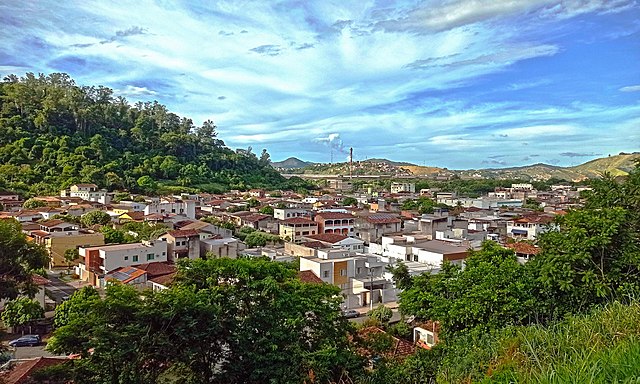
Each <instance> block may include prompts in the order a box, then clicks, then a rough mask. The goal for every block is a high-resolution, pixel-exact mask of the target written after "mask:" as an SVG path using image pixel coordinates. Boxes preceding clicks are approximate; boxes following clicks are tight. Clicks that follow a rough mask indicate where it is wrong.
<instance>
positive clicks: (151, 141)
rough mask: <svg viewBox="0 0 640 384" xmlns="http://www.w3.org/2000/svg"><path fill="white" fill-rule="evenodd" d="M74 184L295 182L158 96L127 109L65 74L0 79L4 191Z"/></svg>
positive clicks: (206, 186) (143, 187)
mask: <svg viewBox="0 0 640 384" xmlns="http://www.w3.org/2000/svg"><path fill="white" fill-rule="evenodd" d="M78 182H90V183H95V184H97V185H99V186H100V187H105V188H109V189H129V190H132V191H144V192H148V193H149V192H154V191H155V190H157V188H158V187H160V188H161V189H162V188H164V189H165V190H171V189H175V190H177V189H184V188H185V187H194V188H197V189H199V190H203V191H212V192H216V191H221V190H224V189H229V188H231V189H246V188H255V187H269V188H293V189H295V188H296V187H298V186H299V185H296V184H297V183H300V182H301V181H300V180H292V181H288V180H286V179H284V178H283V177H282V176H280V175H279V174H278V173H277V172H276V171H275V170H274V169H273V168H272V167H271V166H270V163H269V155H268V153H267V152H266V151H263V153H262V156H261V157H260V159H258V157H257V156H256V155H255V154H254V153H253V152H252V151H251V149H250V148H249V149H248V150H238V151H232V150H231V149H229V148H227V147H225V145H224V143H223V141H222V140H220V139H218V138H217V133H216V126H215V125H214V123H213V122H211V121H206V122H204V123H203V124H202V125H201V126H195V125H194V124H193V122H192V121H191V120H190V119H188V118H185V117H180V116H178V115H176V114H174V113H171V112H169V111H168V110H167V108H166V107H165V106H164V105H162V104H159V103H158V102H156V101H154V102H146V103H136V104H135V105H130V104H129V103H128V102H127V101H126V100H125V99H124V98H123V97H120V96H116V95H114V93H113V90H111V89H109V88H105V87H102V86H97V87H96V86H91V87H88V86H78V85H76V84H75V82H74V81H73V79H71V78H70V77H69V76H68V75H66V74H62V73H54V74H51V75H48V76H45V75H39V76H35V75H33V74H27V75H26V76H25V77H23V78H18V77H16V76H13V75H11V76H8V77H5V78H4V79H3V81H2V83H0V189H10V190H16V191H21V192H23V193H26V194H45V193H57V192H58V191H59V190H60V189H61V188H65V187H68V186H69V185H71V184H74V183H78Z"/></svg>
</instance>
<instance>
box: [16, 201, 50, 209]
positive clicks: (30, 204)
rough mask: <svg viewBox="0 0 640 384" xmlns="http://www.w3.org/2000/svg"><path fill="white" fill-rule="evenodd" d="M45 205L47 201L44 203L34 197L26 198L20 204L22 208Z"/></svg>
mask: <svg viewBox="0 0 640 384" xmlns="http://www.w3.org/2000/svg"><path fill="white" fill-rule="evenodd" d="M46 206H47V203H45V202H44V201H42V200H36V199H28V200H27V201H25V202H24V203H23V204H22V208H24V209H34V208H40V207H46Z"/></svg>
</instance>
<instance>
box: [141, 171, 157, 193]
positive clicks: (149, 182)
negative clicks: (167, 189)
mask: <svg viewBox="0 0 640 384" xmlns="http://www.w3.org/2000/svg"><path fill="white" fill-rule="evenodd" d="M136 182H137V184H138V187H140V188H141V189H142V190H143V191H144V192H146V193H155V192H156V191H157V190H158V183H157V182H156V181H155V180H153V178H152V177H151V176H147V175H145V176H141V177H139V178H138V180H137V181H136Z"/></svg>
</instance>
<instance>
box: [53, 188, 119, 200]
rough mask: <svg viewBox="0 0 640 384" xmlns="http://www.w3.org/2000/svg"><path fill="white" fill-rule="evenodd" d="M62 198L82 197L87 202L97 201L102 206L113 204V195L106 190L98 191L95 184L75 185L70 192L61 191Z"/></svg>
mask: <svg viewBox="0 0 640 384" xmlns="http://www.w3.org/2000/svg"><path fill="white" fill-rule="evenodd" d="M60 196H61V197H67V196H70V197H80V198H82V199H84V200H86V201H97V202H99V203H101V204H109V203H110V202H111V194H110V193H108V192H107V190H106V189H98V186H97V185H95V184H74V185H72V186H71V187H69V190H68V191H67V190H63V191H60Z"/></svg>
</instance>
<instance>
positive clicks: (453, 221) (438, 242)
mask: <svg viewBox="0 0 640 384" xmlns="http://www.w3.org/2000/svg"><path fill="white" fill-rule="evenodd" d="M328 185H330V186H332V187H333V188H330V189H327V190H324V191H319V192H318V193H316V194H315V195H308V196H306V197H305V196H301V195H300V194H296V193H294V192H291V191H265V190H262V189H252V190H249V191H237V190H236V191H230V192H229V193H226V194H222V195H212V194H204V193H201V194H181V195H172V196H159V197H150V196H142V195H130V196H127V197H126V198H123V194H122V193H120V192H118V193H116V192H113V191H107V190H104V189H99V188H98V186H97V185H95V184H75V185H72V186H70V188H69V189H68V190H63V191H61V193H60V196H37V197H33V198H31V199H29V200H28V201H27V202H25V201H23V200H22V198H21V196H19V195H17V194H13V193H11V192H8V191H5V192H2V193H1V194H0V204H2V206H3V207H5V211H4V212H2V213H1V214H0V219H5V220H16V221H18V222H19V223H20V225H21V226H22V231H23V232H24V233H25V234H26V235H27V236H28V238H29V239H30V240H31V241H33V242H35V243H37V244H40V245H42V246H44V247H45V248H46V250H47V252H48V254H49V256H50V265H49V270H50V272H51V273H52V274H53V275H57V274H62V275H63V276H65V275H67V274H68V275H69V276H65V278H67V279H69V277H72V278H73V280H72V282H71V284H72V286H75V287H79V286H84V285H91V286H94V287H97V288H104V287H106V286H107V285H108V284H110V283H111V282H115V281H119V282H121V283H123V284H129V285H132V286H135V287H137V288H140V289H145V288H151V289H153V290H162V289H166V288H167V286H169V285H170V284H171V281H172V276H174V274H175V271H176V268H175V263H176V262H177V261H178V260H179V259H182V258H189V259H198V258H219V257H229V258H238V257H267V258H269V259H270V260H273V261H282V262H295V263H297V264H298V265H299V272H300V277H301V278H302V279H304V280H305V281H317V282H326V283H329V284H332V285H335V286H337V287H339V288H340V290H341V294H342V297H343V306H342V307H343V308H344V310H345V313H350V314H352V315H354V316H360V315H361V314H362V315H364V314H366V313H367V312H368V311H370V310H371V309H373V307H374V306H378V305H379V304H384V305H387V306H389V307H390V308H392V309H394V310H395V309H396V307H397V305H396V301H397V298H398V293H399V292H398V288H397V287H396V286H395V282H394V280H393V275H392V273H391V272H390V271H391V270H392V268H393V267H394V266H395V265H396V264H397V263H398V262H401V263H403V264H404V265H406V267H407V269H408V271H409V273H410V274H411V275H419V274H422V273H425V272H426V273H438V271H439V269H440V267H441V266H442V264H443V263H444V262H445V261H446V262H450V263H454V264H458V265H460V266H463V265H464V263H465V259H466V257H467V256H468V254H469V252H470V250H473V249H479V248H480V247H481V244H482V242H483V241H485V240H492V241H495V242H497V243H499V244H501V245H503V246H504V247H506V248H509V249H513V250H514V251H515V253H516V255H517V257H518V260H519V261H521V262H522V263H524V262H526V261H527V260H528V259H529V258H531V257H533V256H535V255H536V254H537V253H538V248H537V247H536V245H535V240H536V237H537V236H538V235H539V234H541V233H543V232H545V231H549V230H553V229H554V225H553V221H554V218H555V217H556V216H557V215H562V214H564V213H565V211H566V210H568V209H570V208H572V207H578V206H579V205H580V193H581V192H582V191H584V190H588V189H589V188H587V187H580V186H577V187H576V186H572V185H553V186H551V189H550V190H549V191H537V190H535V189H534V188H533V186H532V185H531V184H525V183H520V184H512V185H511V186H510V187H506V188H496V190H495V191H494V192H489V193H488V194H487V195H486V196H481V197H478V198H468V197H463V196H457V195H456V193H453V192H449V191H439V190H436V189H422V190H419V191H416V190H415V183H410V182H405V181H402V182H393V183H392V184H391V188H390V190H388V191H372V190H371V188H370V187H366V188H363V189H362V190H359V191H354V192H350V191H349V190H352V184H351V183H350V182H349V180H348V179H347V180H328ZM323 192H324V193H323ZM124 195H126V193H125V194H124ZM115 196H118V197H119V198H120V199H119V200H118V199H115ZM424 202H428V203H429V205H428V207H429V209H428V213H427V212H424V213H421V212H420V211H421V210H422V206H418V207H419V208H418V209H415V207H416V203H424ZM532 205H533V207H532ZM412 208H414V209H412ZM132 223H135V225H132ZM114 231H119V232H120V233H124V234H125V235H126V236H127V238H128V239H129V241H126V242H117V241H113V239H112V237H113V235H112V232H114ZM141 231H143V232H145V233H146V236H145V234H143V233H141ZM149 234H151V236H149ZM70 255H71V256H70ZM73 282H75V284H73ZM47 287H48V286H47V285H46V284H45V285H44V289H45V290H47ZM57 290H58V292H64V293H63V296H60V294H59V295H58V297H56V296H55V291H53V292H52V293H53V294H49V295H48V296H45V295H40V298H41V300H42V301H41V305H42V306H43V308H53V307H54V306H55V305H56V304H58V303H59V301H60V300H61V299H62V298H63V297H68V296H69V290H64V291H60V290H59V288H57ZM56 299H57V300H58V302H56ZM414 341H415V342H419V341H420V339H418V340H414Z"/></svg>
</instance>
